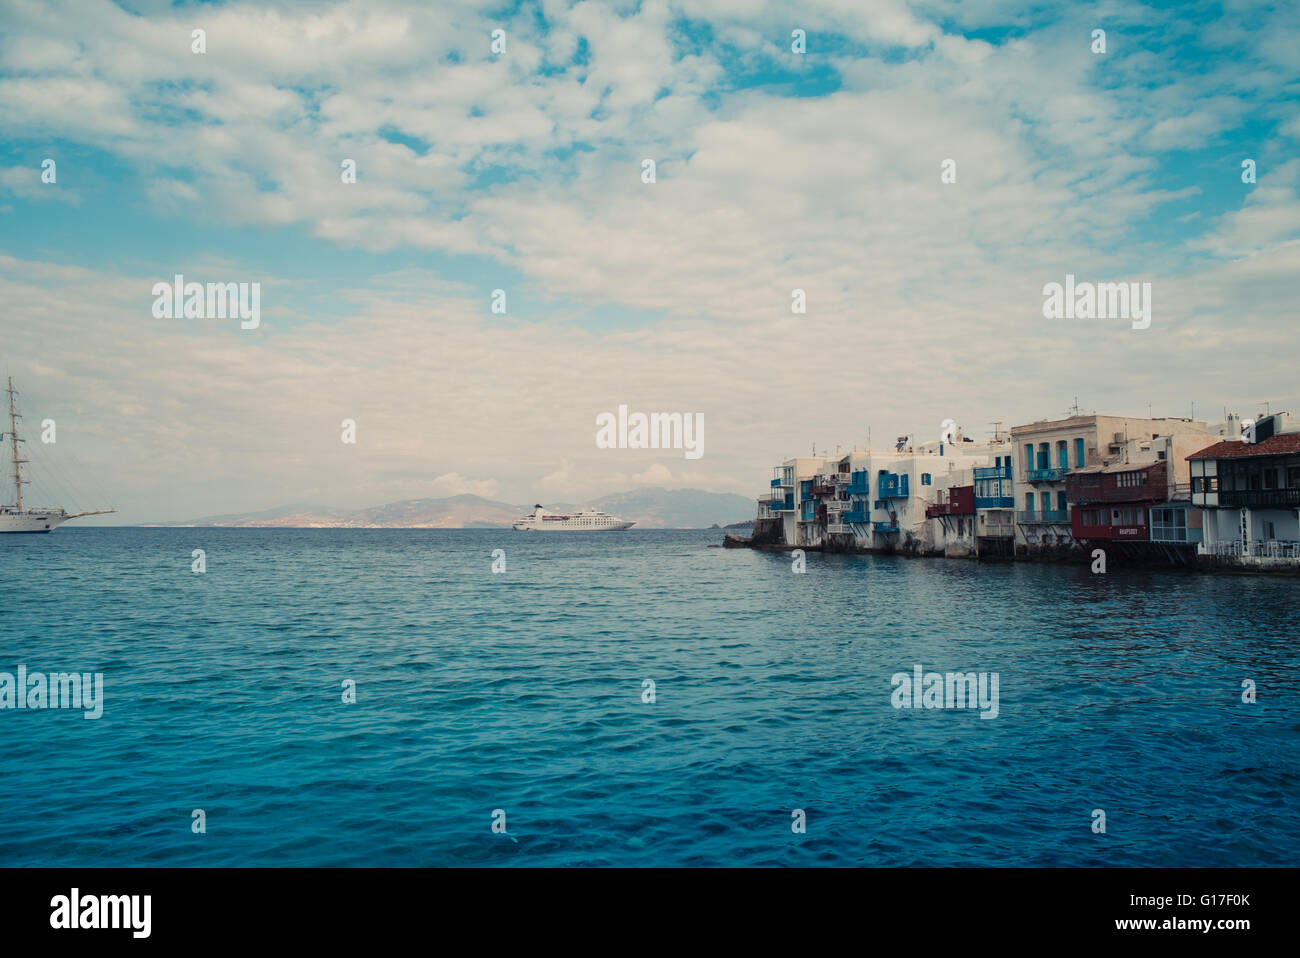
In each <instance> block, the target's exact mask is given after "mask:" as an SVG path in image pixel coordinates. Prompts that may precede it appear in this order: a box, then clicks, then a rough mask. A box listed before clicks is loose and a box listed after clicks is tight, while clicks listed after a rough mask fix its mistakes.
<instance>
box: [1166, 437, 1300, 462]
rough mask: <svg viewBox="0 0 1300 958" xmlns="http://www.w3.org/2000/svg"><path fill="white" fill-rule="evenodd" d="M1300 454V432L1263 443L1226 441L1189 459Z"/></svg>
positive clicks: (1272, 438)
mask: <svg viewBox="0 0 1300 958" xmlns="http://www.w3.org/2000/svg"><path fill="white" fill-rule="evenodd" d="M1295 453H1300V432H1288V433H1283V434H1282V435H1280V436H1270V437H1269V438H1267V439H1265V440H1264V441H1263V442H1257V443H1253V444H1251V443H1245V442H1242V441H1240V440H1238V439H1225V440H1223V441H1222V442H1216V443H1215V444H1214V445H1213V446H1207V447H1206V448H1204V449H1202V450H1201V451H1200V452H1194V453H1192V454H1191V455H1190V456H1188V457H1187V458H1188V459H1245V458H1249V457H1252V456H1284V455H1287V454H1295Z"/></svg>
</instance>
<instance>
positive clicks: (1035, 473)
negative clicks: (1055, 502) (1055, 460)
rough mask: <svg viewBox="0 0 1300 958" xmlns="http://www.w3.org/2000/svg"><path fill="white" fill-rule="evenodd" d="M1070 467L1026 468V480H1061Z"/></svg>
mask: <svg viewBox="0 0 1300 958" xmlns="http://www.w3.org/2000/svg"><path fill="white" fill-rule="evenodd" d="M1067 472H1069V470H1068V469H1026V470H1025V481H1026V482H1060V481H1061V480H1062V479H1064V478H1065V474H1066V473H1067Z"/></svg>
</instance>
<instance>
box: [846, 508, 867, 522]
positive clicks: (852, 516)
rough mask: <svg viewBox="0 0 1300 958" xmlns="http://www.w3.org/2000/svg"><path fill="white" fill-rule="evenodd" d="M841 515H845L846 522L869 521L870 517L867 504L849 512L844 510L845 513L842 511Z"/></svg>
mask: <svg viewBox="0 0 1300 958" xmlns="http://www.w3.org/2000/svg"><path fill="white" fill-rule="evenodd" d="M841 515H843V516H844V521H845V522H867V521H869V519H868V516H869V513H868V512H867V507H866V506H859V507H858V508H856V509H849V510H848V511H847V512H843V513H841Z"/></svg>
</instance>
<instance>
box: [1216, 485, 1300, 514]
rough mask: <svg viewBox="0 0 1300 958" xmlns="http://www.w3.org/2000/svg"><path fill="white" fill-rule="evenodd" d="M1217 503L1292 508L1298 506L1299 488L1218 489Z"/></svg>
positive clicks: (1259, 507)
mask: <svg viewBox="0 0 1300 958" xmlns="http://www.w3.org/2000/svg"><path fill="white" fill-rule="evenodd" d="M1219 505H1221V506H1246V507H1247V508H1253V509H1272V508H1276V509H1294V508H1296V507H1297V506H1300V489H1232V490H1227V489H1220V490H1219Z"/></svg>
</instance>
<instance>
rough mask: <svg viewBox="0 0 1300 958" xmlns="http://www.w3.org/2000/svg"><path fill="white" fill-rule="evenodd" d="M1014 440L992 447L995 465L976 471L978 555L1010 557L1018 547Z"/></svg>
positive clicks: (995, 444)
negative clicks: (1016, 543) (1013, 459)
mask: <svg viewBox="0 0 1300 958" xmlns="http://www.w3.org/2000/svg"><path fill="white" fill-rule="evenodd" d="M1011 450H1012V445H1011V442H1010V440H1003V441H995V442H994V443H993V444H992V450H991V453H990V454H991V456H992V458H993V463H992V465H988V466H976V467H975V468H974V470H972V472H973V475H972V480H973V483H974V497H973V498H974V507H975V554H976V555H977V556H985V557H992V556H998V557H1006V556H1010V555H1012V554H1013V552H1014V548H1015V535H1016V525H1015V508H1016V499H1015V475H1014V472H1013V467H1012V455H1011Z"/></svg>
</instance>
